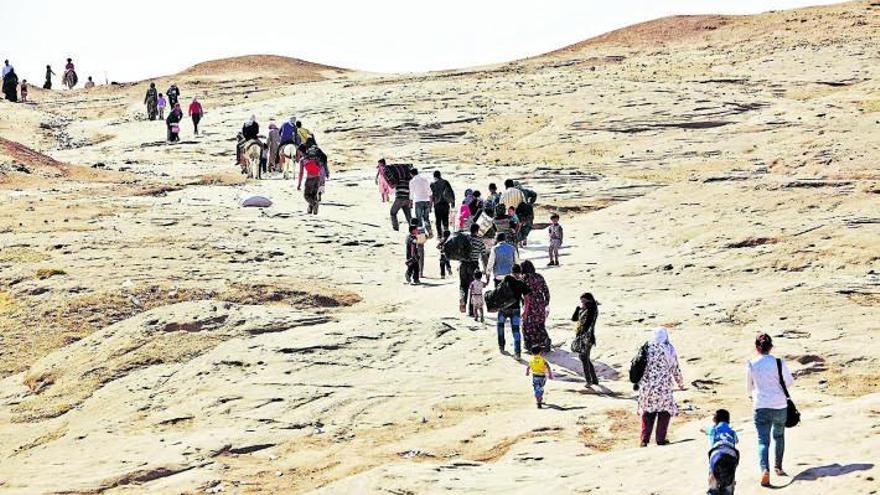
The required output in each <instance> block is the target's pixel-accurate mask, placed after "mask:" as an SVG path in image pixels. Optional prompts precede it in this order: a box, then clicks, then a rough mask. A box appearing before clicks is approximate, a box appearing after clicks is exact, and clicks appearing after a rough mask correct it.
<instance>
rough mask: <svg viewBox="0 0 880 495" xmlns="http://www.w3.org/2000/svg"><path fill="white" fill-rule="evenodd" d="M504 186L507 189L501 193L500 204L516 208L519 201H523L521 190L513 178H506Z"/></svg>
mask: <svg viewBox="0 0 880 495" xmlns="http://www.w3.org/2000/svg"><path fill="white" fill-rule="evenodd" d="M504 187H506V188H507V189H505V190H504V192H503V193H502V194H501V204H503V205H504V206H506V207H508V208H510V207H513V209H516V208H518V207H519V205H520V204H521V203H523V202H525V200H526V198H525V196H524V195H523V193H522V191H521V190H520V189H519V188H518V187H516V183H514V182H513V179H507V180H506V181H504Z"/></svg>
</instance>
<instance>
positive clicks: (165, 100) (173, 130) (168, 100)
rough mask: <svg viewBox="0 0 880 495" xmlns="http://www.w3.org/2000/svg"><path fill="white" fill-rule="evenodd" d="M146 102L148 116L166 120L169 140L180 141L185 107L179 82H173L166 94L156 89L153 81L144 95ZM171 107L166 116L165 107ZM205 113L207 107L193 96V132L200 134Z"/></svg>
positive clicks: (189, 111)
mask: <svg viewBox="0 0 880 495" xmlns="http://www.w3.org/2000/svg"><path fill="white" fill-rule="evenodd" d="M144 104H145V105H146V106H147V118H148V119H149V120H156V118H158V119H159V120H165V126H166V128H167V137H166V139H167V141H168V142H169V143H174V142H178V141H180V122H181V121H182V120H183V109H182V108H181V107H180V89H179V88H178V87H177V84H174V83H171V86H169V87H168V89H167V90H166V91H165V94H162V93H159V92H158V90H156V83H153V82H151V83H150V87H149V88H148V89H147V94H146V96H144ZM166 107H168V108H171V110H170V111H169V112H168V117H165V108H166ZM204 114H205V109H204V108H203V107H202V103H201V102H200V101H199V99H198V98H197V97H195V96H194V97H193V99H192V101H191V102H190V104H189V108H188V115H189V117H190V118H191V119H192V124H193V134H196V135H198V134H199V122H201V120H202V116H203V115H204Z"/></svg>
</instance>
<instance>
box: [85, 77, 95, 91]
mask: <svg viewBox="0 0 880 495" xmlns="http://www.w3.org/2000/svg"><path fill="white" fill-rule="evenodd" d="M94 87H95V82H94V81H92V76H89V79H88V81H86V85H85V88H86V89H92V88H94Z"/></svg>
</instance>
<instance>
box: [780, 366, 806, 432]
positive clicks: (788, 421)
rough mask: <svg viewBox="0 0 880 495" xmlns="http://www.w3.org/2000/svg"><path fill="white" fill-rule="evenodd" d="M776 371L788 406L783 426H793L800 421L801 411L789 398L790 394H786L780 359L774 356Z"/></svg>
mask: <svg viewBox="0 0 880 495" xmlns="http://www.w3.org/2000/svg"><path fill="white" fill-rule="evenodd" d="M776 371H777V372H778V373H779V385H781V386H782V391H783V392H785V400H786V401H787V402H788V408H787V410H786V415H785V427H786V428H793V427H795V426H797V425H798V423H800V422H801V413H800V411H798V409H797V406H795V405H794V402H793V401H792V400H791V396H790V395H788V387H786V386H785V380H784V379H783V378H782V360H781V359H779V358H776Z"/></svg>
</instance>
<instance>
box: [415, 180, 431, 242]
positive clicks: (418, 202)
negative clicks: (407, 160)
mask: <svg viewBox="0 0 880 495" xmlns="http://www.w3.org/2000/svg"><path fill="white" fill-rule="evenodd" d="M412 174H413V178H412V179H410V181H409V199H410V201H412V202H413V206H414V207H415V214H416V215H415V219H416V220H418V221H419V223H421V225H422V227H424V228H425V232H427V234H428V238H431V237H434V234H433V232H432V231H431V182H430V181H429V180H428V178H427V177H425V176H423V175H419V171H418V170H417V169H415V168H414V169H413V170H412Z"/></svg>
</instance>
